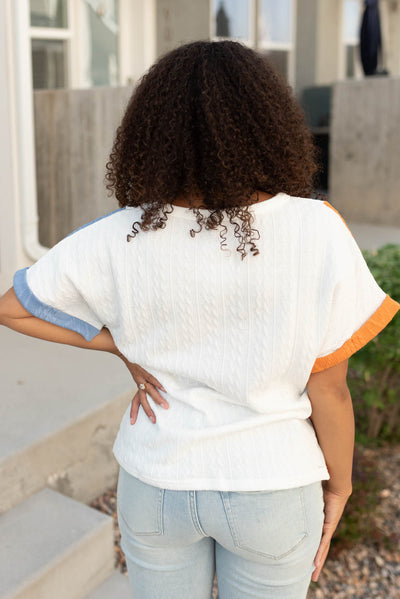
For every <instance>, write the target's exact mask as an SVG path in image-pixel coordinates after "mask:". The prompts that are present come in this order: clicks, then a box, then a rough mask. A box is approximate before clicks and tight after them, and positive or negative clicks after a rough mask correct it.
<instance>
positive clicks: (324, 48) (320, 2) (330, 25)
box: [295, 0, 342, 96]
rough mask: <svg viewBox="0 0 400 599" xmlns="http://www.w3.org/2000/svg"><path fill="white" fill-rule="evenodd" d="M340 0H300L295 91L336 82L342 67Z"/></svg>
mask: <svg viewBox="0 0 400 599" xmlns="http://www.w3.org/2000/svg"><path fill="white" fill-rule="evenodd" d="M341 27H342V2H341V0H297V29H296V40H297V45H296V88H295V89H296V94H297V95H298V96H301V93H302V90H303V89H304V88H305V87H310V86H312V85H328V84H331V83H333V82H334V81H336V80H337V79H338V77H339V73H340V68H341V63H340V61H341V58H342V57H341V52H342V42H341Z"/></svg>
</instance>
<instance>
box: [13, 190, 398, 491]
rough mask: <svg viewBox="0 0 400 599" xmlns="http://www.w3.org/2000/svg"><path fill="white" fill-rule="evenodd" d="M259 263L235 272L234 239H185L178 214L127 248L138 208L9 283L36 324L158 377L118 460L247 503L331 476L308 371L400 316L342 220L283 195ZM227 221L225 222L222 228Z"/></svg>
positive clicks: (259, 221)
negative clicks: (104, 347) (104, 346)
mask: <svg viewBox="0 0 400 599" xmlns="http://www.w3.org/2000/svg"><path fill="white" fill-rule="evenodd" d="M251 211H252V212H253V214H254V223H253V227H254V228H256V229H258V231H259V233H260V239H259V240H258V241H257V246H258V248H259V250H260V253H259V255H258V256H252V255H248V256H247V257H246V258H245V259H244V260H241V257H240V254H239V253H238V252H237V251H236V247H237V240H236V238H235V237H234V236H233V233H232V227H231V225H229V222H228V220H227V219H226V224H227V226H228V248H229V249H230V251H222V250H221V249H220V237H219V231H218V230H208V231H207V230H203V231H201V232H200V233H199V234H198V235H196V236H195V237H194V238H192V237H191V236H190V234H189V231H190V229H191V228H192V227H194V228H196V224H195V216H194V214H193V213H192V212H191V211H190V210H189V209H187V208H183V207H177V206H176V207H174V210H173V213H172V214H170V215H169V216H168V221H167V225H166V228H165V229H162V230H157V231H148V232H143V231H140V232H139V234H138V235H137V236H136V237H135V238H134V239H131V241H130V242H129V243H128V242H127V234H129V233H130V232H131V226H132V223H133V222H134V221H136V220H140V214H141V210H140V209H139V208H125V209H122V210H119V211H117V212H114V213H112V214H110V215H108V216H107V217H103V218H102V219H99V220H97V221H95V222H93V223H90V224H89V225H87V226H85V227H84V228H81V229H78V231H76V232H74V233H73V234H72V235H70V236H68V237H67V238H65V239H64V240H62V241H61V242H60V243H58V244H57V245H56V246H55V247H54V248H52V249H51V250H50V251H49V252H48V253H47V254H46V255H45V256H44V257H43V258H41V259H40V260H39V261H38V262H37V263H36V264H35V265H34V266H32V267H31V268H29V269H27V270H26V269H25V270H22V271H18V272H17V273H16V275H15V279H14V286H15V290H16V293H17V296H18V298H19V300H20V301H21V303H22V304H23V305H24V307H25V308H26V309H27V310H29V311H30V312H31V313H32V314H35V315H36V316H39V317H40V318H43V319H45V320H49V321H51V322H54V323H56V324H59V325H61V326H64V327H67V328H70V329H73V330H76V331H78V332H80V333H81V334H82V335H84V336H85V337H86V338H87V339H91V338H92V337H93V336H94V335H96V334H97V333H98V332H99V330H100V329H101V328H102V327H103V326H106V327H108V329H109V330H110V332H111V334H112V336H113V338H114V340H115V343H116V345H117V347H118V348H119V350H120V351H121V352H122V354H123V355H124V356H126V357H127V358H128V359H129V360H130V361H132V362H137V363H138V364H140V365H141V366H143V367H144V368H145V369H147V370H148V371H149V372H151V373H152V374H154V375H155V376H156V377H157V378H158V379H159V381H160V382H161V383H162V385H163V386H164V387H165V389H166V394H165V397H166V399H167V400H168V402H169V404H170V407H169V409H168V410H164V409H163V408H161V407H159V406H158V405H157V404H155V403H154V402H153V401H152V400H151V398H149V401H150V403H151V405H152V408H153V410H154V412H155V413H156V418H157V422H156V424H152V423H151V422H150V420H149V419H148V417H147V416H146V415H145V414H144V411H143V409H142V408H140V410H139V416H138V420H137V422H136V424H134V425H133V426H132V425H131V424H130V421H129V409H130V406H129V405H127V409H126V413H125V415H124V417H123V419H122V423H121V427H120V430H119V433H118V436H117V439H116V441H115V444H114V454H115V457H116V459H117V460H118V462H119V463H120V464H121V465H122V466H123V468H125V469H126V470H127V471H128V472H130V473H131V474H132V475H134V476H137V477H138V478H140V479H141V480H143V481H145V482H147V483H150V484H153V485H156V486H160V487H164V488H169V489H214V490H232V491H256V490H269V489H285V488H291V487H295V486H301V485H305V484H309V483H312V482H314V481H317V480H322V479H328V478H329V473H328V471H327V468H326V464H325V461H324V457H323V454H322V451H321V449H320V447H319V445H318V442H317V439H316V435H315V432H314V429H313V426H312V424H311V422H310V420H309V416H310V414H311V404H310V401H309V398H308V396H307V390H306V385H307V381H308V378H309V376H310V373H311V371H312V370H314V371H317V370H322V369H324V368H327V367H329V366H331V365H333V364H335V363H338V362H340V361H342V360H343V359H345V358H347V357H348V356H349V355H351V354H352V353H354V351H357V349H359V347H361V346H362V345H364V344H365V343H366V342H367V341H368V340H369V339H371V338H372V337H374V336H375V335H376V334H377V333H378V332H379V330H381V329H382V328H383V327H384V326H385V325H386V324H387V323H388V322H389V320H390V319H391V318H392V317H393V315H394V314H395V312H396V311H397V310H398V309H399V306H398V304H397V303H396V302H394V301H393V300H391V299H390V298H389V297H388V296H386V295H385V293H384V291H382V290H381V289H380V287H378V285H377V283H376V282H375V280H374V279H373V277H372V275H371V273H370V271H369V270H368V267H367V265H366V263H365V261H364V259H363V257H362V254H361V252H360V250H359V248H358V246H357V244H356V242H355V241H354V239H353V237H352V235H351V233H350V232H349V230H348V229H347V227H346V225H345V224H344V222H343V221H342V219H341V217H340V216H339V215H338V214H337V213H336V212H335V211H334V210H333V209H331V207H330V205H329V204H327V203H323V202H321V201H317V200H312V199H305V198H296V197H290V196H288V195H286V194H284V193H280V194H278V195H276V196H274V197H273V198H272V199H270V200H267V201H265V202H262V203H260V204H257V205H254V206H253V207H252V208H251ZM224 222H225V221H224Z"/></svg>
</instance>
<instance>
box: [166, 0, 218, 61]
mask: <svg viewBox="0 0 400 599" xmlns="http://www.w3.org/2000/svg"><path fill="white" fill-rule="evenodd" d="M156 31H157V44H156V47H157V51H156V52H157V56H160V55H161V54H165V52H168V51H169V50H172V49H173V48H175V47H176V46H179V45H180V44H182V43H185V42H190V41H194V40H199V39H208V38H209V31H210V0H196V2H188V1H187V0H157V6H156Z"/></svg>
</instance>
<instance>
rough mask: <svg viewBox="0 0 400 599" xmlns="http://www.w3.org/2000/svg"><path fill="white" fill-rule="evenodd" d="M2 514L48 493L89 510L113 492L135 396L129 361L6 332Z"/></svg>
mask: <svg viewBox="0 0 400 599" xmlns="http://www.w3.org/2000/svg"><path fill="white" fill-rule="evenodd" d="M0 355H1V360H0V380H1V402H0V480H1V485H0V513H1V512H4V511H6V510H8V509H10V508H12V507H13V506H15V505H17V504H18V503H19V502H21V501H23V500H24V499H26V498H27V497H29V496H30V495H32V494H33V493H35V492H37V491H39V490H40V489H42V488H44V487H51V488H53V489H55V490H57V491H60V492H61V493H63V494H64V495H68V496H70V497H73V498H75V499H78V500H79V501H82V502H84V503H89V502H90V501H91V500H92V499H94V498H95V497H97V496H98V495H100V494H101V493H102V492H103V491H104V490H105V489H106V488H107V487H110V486H112V485H113V484H114V483H115V481H116V477H117V470H118V468H117V463H116V461H115V460H114V458H113V455H112V445H113V442H114V439H115V436H116V433H117V431H118V427H119V424H120V421H121V418H122V415H123V412H124V410H125V409H126V407H127V406H128V405H129V401H130V399H131V398H132V391H133V390H134V389H135V386H134V383H133V381H132V378H131V376H130V374H129V372H128V370H127V368H126V366H125V365H124V364H123V363H122V361H121V360H118V358H116V357H115V356H112V355H111V354H106V353H103V352H96V351H88V350H82V349H78V348H74V347H69V346H64V345H59V344H55V343H48V342H46V341H41V340H38V339H33V338H31V337H25V336H24V335H20V334H19V333H15V332H14V331H11V330H9V329H6V328H5V327H0Z"/></svg>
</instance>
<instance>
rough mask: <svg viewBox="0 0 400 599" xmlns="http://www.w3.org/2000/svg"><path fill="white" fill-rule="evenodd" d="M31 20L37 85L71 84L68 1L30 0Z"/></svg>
mask: <svg viewBox="0 0 400 599" xmlns="http://www.w3.org/2000/svg"><path fill="white" fill-rule="evenodd" d="M30 20H31V51H32V77H33V87H34V89H53V88H57V87H68V85H69V62H70V61H69V50H70V48H69V45H68V44H69V40H70V38H71V31H70V29H69V26H68V25H69V15H68V1H67V0H31V1H30Z"/></svg>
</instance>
